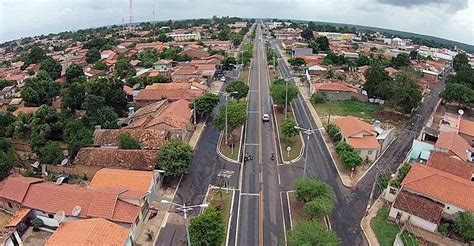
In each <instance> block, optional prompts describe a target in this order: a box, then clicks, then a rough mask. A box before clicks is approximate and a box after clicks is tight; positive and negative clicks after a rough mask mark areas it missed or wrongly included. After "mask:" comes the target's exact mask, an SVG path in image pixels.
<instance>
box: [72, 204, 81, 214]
mask: <svg viewBox="0 0 474 246" xmlns="http://www.w3.org/2000/svg"><path fill="white" fill-rule="evenodd" d="M80 213H81V206H75V207H74V208H73V209H72V215H73V216H78V215H79V214H80Z"/></svg>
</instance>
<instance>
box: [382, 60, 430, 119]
mask: <svg viewBox="0 0 474 246" xmlns="http://www.w3.org/2000/svg"><path fill="white" fill-rule="evenodd" d="M422 98H423V96H422V94H421V91H420V89H419V88H418V86H417V84H416V74H415V71H414V70H413V69H402V70H400V72H398V73H397V75H396V76H395V80H394V85H393V91H392V96H391V98H390V100H389V101H390V104H391V105H394V107H395V108H396V109H397V110H398V111H400V112H402V113H405V114H408V113H410V112H411V111H412V109H414V108H416V107H418V105H419V104H420V102H421V99H422Z"/></svg>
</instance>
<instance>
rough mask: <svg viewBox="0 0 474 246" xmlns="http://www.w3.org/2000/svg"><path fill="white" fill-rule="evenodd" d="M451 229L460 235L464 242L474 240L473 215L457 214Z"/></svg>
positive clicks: (469, 213)
mask: <svg viewBox="0 0 474 246" xmlns="http://www.w3.org/2000/svg"><path fill="white" fill-rule="evenodd" d="M453 229H454V231H455V232H456V233H458V234H459V235H461V236H462V237H463V238H464V240H467V241H472V240H474V214H473V213H472V212H469V211H465V212H457V213H456V218H455V219H454V225H453Z"/></svg>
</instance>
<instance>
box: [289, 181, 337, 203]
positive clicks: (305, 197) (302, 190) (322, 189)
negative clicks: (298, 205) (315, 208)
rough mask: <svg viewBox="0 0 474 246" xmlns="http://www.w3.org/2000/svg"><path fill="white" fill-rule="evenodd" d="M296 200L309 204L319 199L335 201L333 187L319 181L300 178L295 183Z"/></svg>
mask: <svg viewBox="0 0 474 246" xmlns="http://www.w3.org/2000/svg"><path fill="white" fill-rule="evenodd" d="M294 188H295V194H296V199H297V200H298V201H300V202H303V203H307V202H309V201H312V200H313V199H315V198H317V197H327V198H329V199H331V200H332V199H334V191H333V190H332V188H331V186H329V185H328V184H326V183H323V182H321V181H319V180H317V179H312V178H299V179H296V180H295V183H294Z"/></svg>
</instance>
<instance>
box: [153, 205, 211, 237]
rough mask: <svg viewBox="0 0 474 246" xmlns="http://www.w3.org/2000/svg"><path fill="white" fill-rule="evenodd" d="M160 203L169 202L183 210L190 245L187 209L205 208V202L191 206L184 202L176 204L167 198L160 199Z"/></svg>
mask: <svg viewBox="0 0 474 246" xmlns="http://www.w3.org/2000/svg"><path fill="white" fill-rule="evenodd" d="M160 203H162V204H171V205H175V206H177V208H176V209H177V210H179V211H181V212H183V214H184V226H185V227H186V238H187V241H188V246H191V238H190V236H189V227H188V211H192V210H193V208H207V207H208V206H209V205H208V204H207V203H203V204H198V205H192V206H186V204H185V203H183V204H178V203H174V202H171V201H168V200H161V201H160Z"/></svg>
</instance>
